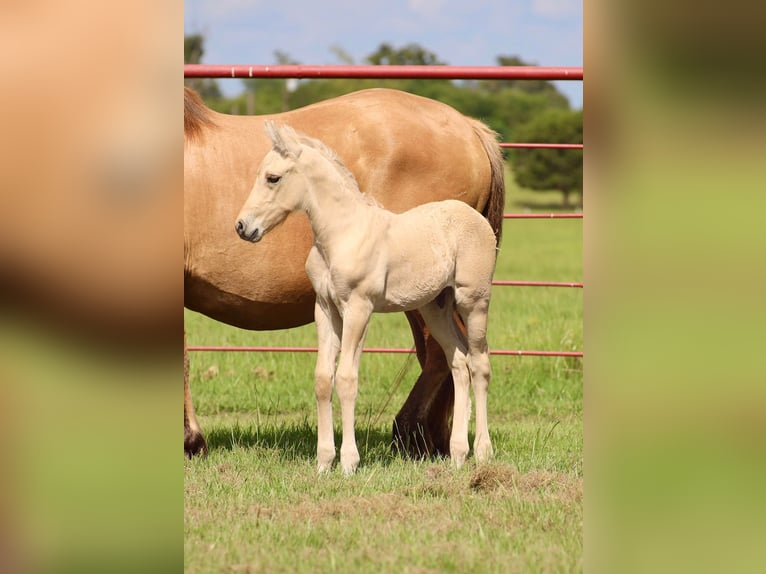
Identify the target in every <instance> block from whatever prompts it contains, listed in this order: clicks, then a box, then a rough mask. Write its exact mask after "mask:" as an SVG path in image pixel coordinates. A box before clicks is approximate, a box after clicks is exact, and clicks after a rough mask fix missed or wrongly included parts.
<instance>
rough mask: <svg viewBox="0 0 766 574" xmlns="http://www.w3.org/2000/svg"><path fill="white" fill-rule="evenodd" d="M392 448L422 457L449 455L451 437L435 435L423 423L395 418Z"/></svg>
mask: <svg viewBox="0 0 766 574" xmlns="http://www.w3.org/2000/svg"><path fill="white" fill-rule="evenodd" d="M392 436H393V440H392V442H391V450H392V451H393V452H395V453H398V454H400V455H403V456H406V457H409V458H413V459H422V458H428V457H439V456H448V455H449V438H447V442H446V450H445V448H444V447H445V441H444V437H435V436H434V434H433V433H432V432H431V431H430V430H429V429H428V427H427V426H425V425H424V424H423V423H420V422H417V423H414V424H413V423H408V422H406V421H403V420H400V419H395V420H394V426H393V431H392Z"/></svg>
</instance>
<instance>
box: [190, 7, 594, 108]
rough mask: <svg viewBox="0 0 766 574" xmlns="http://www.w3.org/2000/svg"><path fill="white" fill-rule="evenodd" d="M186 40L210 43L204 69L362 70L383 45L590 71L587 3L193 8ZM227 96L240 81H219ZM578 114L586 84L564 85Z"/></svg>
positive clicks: (483, 61)
mask: <svg viewBox="0 0 766 574" xmlns="http://www.w3.org/2000/svg"><path fill="white" fill-rule="evenodd" d="M184 32H185V33H186V34H195V33H201V34H203V35H204V36H205V54H204V56H203V58H202V63H205V64H274V63H276V59H275V56H274V52H275V51H280V52H283V53H286V54H287V55H288V56H289V57H290V58H291V59H292V60H294V61H297V62H299V63H301V64H306V65H319V64H340V63H343V62H341V61H340V60H339V58H338V56H337V55H336V53H335V52H334V51H333V48H340V49H342V50H343V52H345V53H346V54H348V55H349V56H351V57H352V58H353V61H354V63H356V64H363V63H365V62H364V58H365V57H366V56H368V55H369V54H372V53H373V52H375V51H376V50H377V48H378V46H380V44H382V43H388V44H391V45H392V46H394V47H396V48H399V47H402V46H404V45H406V44H409V43H417V44H420V45H421V46H422V47H423V48H425V49H427V50H429V51H431V52H433V53H434V54H436V56H437V57H438V58H439V59H440V60H441V61H443V62H446V63H447V64H451V65H455V66H491V65H495V64H497V56H499V55H503V56H519V57H520V58H522V59H523V60H524V61H525V62H530V63H532V64H537V65H540V66H582V2H581V1H580V0H185V3H184ZM219 85H220V86H221V88H222V90H223V91H224V93H226V94H228V95H235V94H238V93H240V92H241V91H242V82H241V80H236V79H230V80H229V79H222V80H220V81H219ZM556 85H557V87H558V89H559V90H560V91H561V92H563V93H564V94H565V95H566V96H567V97H568V98H569V102H570V104H571V105H572V107H573V108H581V107H582V82H581V81H565V82H556Z"/></svg>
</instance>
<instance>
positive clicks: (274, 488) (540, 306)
mask: <svg viewBox="0 0 766 574" xmlns="http://www.w3.org/2000/svg"><path fill="white" fill-rule="evenodd" d="M508 182H509V189H508V196H509V198H510V199H511V200H512V201H511V202H509V204H508V206H507V211H515V212H518V211H522V210H524V209H532V210H533V211H545V212H547V211H549V210H550V207H549V204H551V203H554V202H556V201H558V200H559V197H558V196H557V195H556V194H554V193H551V194H540V193H532V192H526V191H523V190H518V189H516V188H515V187H514V185H513V181H512V180H511V178H509V179H508ZM535 204H538V205H540V206H541V207H540V208H539V209H535V207H534V205H535ZM581 249H582V222H581V221H579V220H556V221H546V220H506V222H505V228H504V239H503V245H502V249H501V252H500V256H499V259H498V266H497V272H496V275H495V276H496V278H497V279H533V280H551V281H580V280H581V278H582V256H581ZM186 330H187V336H188V342H189V344H190V345H195V344H199V345H204V344H210V345H217V344H226V345H300V346H304V345H305V346H314V345H316V335H315V332H314V327H313V325H308V326H306V327H302V328H299V329H293V330H289V331H276V332H268V333H256V332H247V331H242V330H239V329H235V328H231V327H228V326H225V325H222V324H219V323H216V322H214V321H211V320H209V319H207V318H205V317H202V316H200V315H198V314H195V313H192V312H189V311H187V312H186ZM489 342H490V346H491V347H492V348H496V349H500V348H506V349H508V348H510V349H541V350H559V349H564V350H582V290H580V289H568V288H523V287H496V288H495V290H494V292H493V300H492V307H491V309H490V332H489ZM367 346H369V347H373V346H395V347H411V346H412V340H411V337H410V335H409V329H408V326H407V322H406V320H405V319H404V317H403V315H400V314H396V315H376V316H374V318H373V322H372V325H371V326H370V330H369V335H368V339H367ZM314 360H315V356H314V355H313V354H280V353H202V352H199V353H192V354H191V384H192V389H193V393H194V400H195V404H196V406H197V411H198V415H199V418H200V423H201V424H202V426H203V430H204V431H205V433H206V436H207V437H208V440H209V443H210V446H211V452H210V455H209V456H208V457H207V458H206V459H196V460H192V461H187V462H186V463H185V464H186V483H185V488H186V496H185V501H186V502H185V506H186V508H185V561H186V570H187V571H188V572H221V571H224V572H228V571H231V572H239V571H243V572H376V573H377V572H389V571H397V572H458V571H467V572H572V571H578V570H581V569H582V519H583V512H582V451H583V445H582V438H583V435H582V361H581V360H580V359H571V358H552V357H508V356H494V357H492V360H491V361H492V369H493V379H492V384H491V387H490V397H489V416H490V419H489V423H490V434H491V436H492V440H493V445H494V448H495V457H494V460H493V462H492V463H491V464H489V465H486V466H484V467H478V468H477V467H476V466H475V464H474V463H473V460H472V459H469V462H468V463H467V464H466V466H465V467H464V468H463V469H461V470H459V471H455V470H453V469H452V468H450V465H449V461H448V460H429V461H411V460H407V459H403V458H399V457H396V456H393V455H392V454H391V452H390V449H389V442H390V432H391V422H392V420H393V417H394V415H395V414H396V412H397V411H398V409H399V408H400V407H401V405H402V404H403V402H404V400H405V398H406V396H407V394H408V392H409V390H410V388H411V384H412V382H413V381H414V379H415V377H416V376H417V373H418V368H417V362H416V360H415V359H414V358H413V357H409V358H408V357H407V356H404V355H373V354H366V355H364V356H363V358H362V365H361V370H360V386H359V398H358V401H357V409H356V413H357V425H356V428H357V441H358V444H359V450H360V454H361V457H362V460H361V465H360V468H359V470H358V472H357V474H356V475H355V476H353V477H350V478H344V477H343V476H342V473H341V472H340V471H339V469H335V470H334V471H333V472H332V473H330V474H329V475H325V476H317V473H316V470H315V459H314V457H315V448H316V406H315V402H314V394H313V380H312V378H313V369H314ZM400 372H404V373H405V375H404V379H403V382H402V383H401V384H399V385H398V386H397V385H396V383H395V381H396V380H397V374H399V373H400ZM334 412H335V413H336V419H337V417H338V414H339V412H340V410H339V407H338V404H337V401H336V403H335V405H334ZM471 438H472V437H471ZM336 442H337V444H338V446H339V445H340V436H339V429H338V425H337V424H336Z"/></svg>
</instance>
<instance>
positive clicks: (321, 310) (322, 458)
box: [314, 296, 341, 472]
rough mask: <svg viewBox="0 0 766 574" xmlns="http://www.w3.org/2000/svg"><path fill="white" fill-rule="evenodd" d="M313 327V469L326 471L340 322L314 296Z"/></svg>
mask: <svg viewBox="0 0 766 574" xmlns="http://www.w3.org/2000/svg"><path fill="white" fill-rule="evenodd" d="M314 320H315V321H316V326H317V347H318V352H317V363H316V369H315V370H314V393H315V395H316V400H317V467H318V470H319V472H324V471H328V470H330V467H331V466H332V463H333V461H334V460H335V435H334V432H333V426H332V389H333V383H334V380H335V361H336V359H337V358H338V350H339V348H340V333H341V322H340V316H339V315H338V311H337V309H335V306H334V305H332V303H330V302H328V301H327V300H326V299H323V298H322V297H321V296H317V302H316V305H315V306H314Z"/></svg>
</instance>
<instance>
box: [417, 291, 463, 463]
mask: <svg viewBox="0 0 766 574" xmlns="http://www.w3.org/2000/svg"><path fill="white" fill-rule="evenodd" d="M452 308H453V296H452V293H451V292H450V293H449V296H447V297H446V300H445V301H442V304H441V305H440V304H439V303H437V302H436V301H433V302H431V303H429V304H428V305H426V306H425V307H423V308H421V309H420V311H421V313H422V314H423V318H424V319H425V321H426V323H427V324H428V327H429V329H430V330H431V334H432V335H433V336H434V338H435V339H436V340H437V341H438V342H439V344H440V345H441V346H442V349H444V354H445V356H446V357H447V360H448V361H449V362H450V365H451V368H452V379H453V381H454V387H455V409H454V413H453V416H452V433H451V435H450V457H451V458H452V462H453V464H454V465H455V466H456V467H457V468H460V467H461V466H462V465H463V463H464V462H465V459H466V457H467V456H468V421H469V419H470V418H471V398H470V395H469V389H468V387H469V382H468V380H469V374H468V365H467V360H468V359H467V356H466V352H467V345H466V341H465V339H464V336H463V334H462V332H461V331H460V328H459V327H458V325H457V323H456V321H455V319H454V318H453V316H452Z"/></svg>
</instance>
